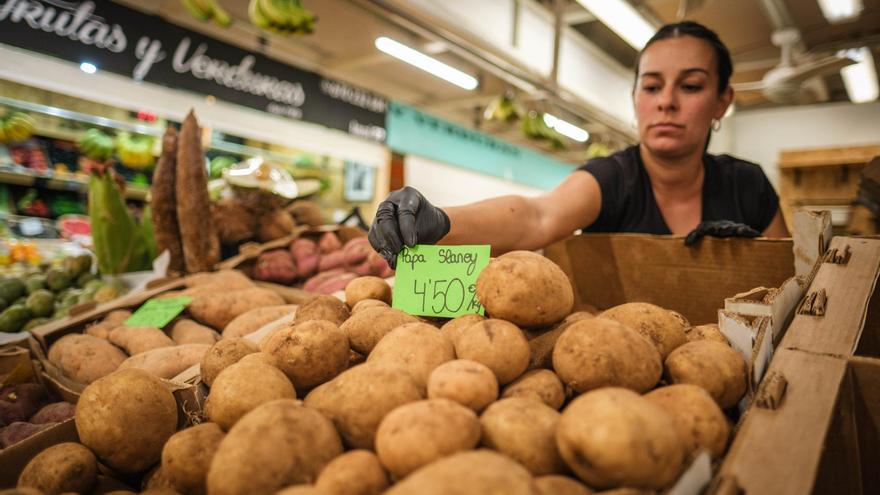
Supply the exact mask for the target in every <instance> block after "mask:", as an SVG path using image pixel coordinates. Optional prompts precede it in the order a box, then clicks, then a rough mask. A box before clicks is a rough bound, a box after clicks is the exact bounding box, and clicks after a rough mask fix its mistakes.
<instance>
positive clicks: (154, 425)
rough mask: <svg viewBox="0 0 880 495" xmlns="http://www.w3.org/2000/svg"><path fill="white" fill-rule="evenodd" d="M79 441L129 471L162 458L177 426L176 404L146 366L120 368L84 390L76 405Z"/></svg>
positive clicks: (117, 466)
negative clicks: (163, 447)
mask: <svg viewBox="0 0 880 495" xmlns="http://www.w3.org/2000/svg"><path fill="white" fill-rule="evenodd" d="M76 430H77V433H78V434H79V438H80V442H82V444H83V445H85V446H86V447H88V448H89V449H91V450H92V452H94V453H95V454H96V455H97V456H98V458H99V459H100V460H101V462H102V463H104V464H105V465H107V466H109V467H111V468H113V469H116V470H118V471H121V472H124V473H136V472H140V471H143V470H145V469H146V468H148V467H150V466H151V465H153V464H155V463H156V461H158V460H159V457H160V455H161V453H162V446H164V445H165V442H166V441H167V440H168V438H170V437H171V435H173V434H174V432H175V431H176V430H177V403H176V402H175V401H174V395H173V394H172V393H171V391H170V390H169V389H168V388H167V387H166V385H165V384H164V383H162V381H161V380H160V379H159V378H156V377H155V376H153V375H151V374H149V373H147V372H146V371H143V370H137V369H127V370H121V371H117V372H115V373H112V374H110V375H107V376H105V377H103V378H100V379H98V380H96V381H95V382H94V383H92V384H91V385H89V386H87V387H86V388H85V390H83V393H82V395H81V396H80V398H79V402H77V406H76Z"/></svg>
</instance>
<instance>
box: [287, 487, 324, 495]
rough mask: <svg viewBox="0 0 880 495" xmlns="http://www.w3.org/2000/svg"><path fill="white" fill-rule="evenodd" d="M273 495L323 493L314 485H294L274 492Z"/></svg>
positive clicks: (322, 494) (311, 494) (319, 494)
mask: <svg viewBox="0 0 880 495" xmlns="http://www.w3.org/2000/svg"><path fill="white" fill-rule="evenodd" d="M275 495H324V492H323V491H321V490H320V489H318V488H317V487H316V486H314V485H294V486H289V487H287V488H285V489H283V490H281V491H278V492H275Z"/></svg>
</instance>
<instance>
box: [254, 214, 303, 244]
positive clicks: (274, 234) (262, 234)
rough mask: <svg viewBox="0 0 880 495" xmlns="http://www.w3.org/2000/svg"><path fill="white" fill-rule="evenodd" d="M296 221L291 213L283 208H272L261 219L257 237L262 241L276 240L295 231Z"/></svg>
mask: <svg viewBox="0 0 880 495" xmlns="http://www.w3.org/2000/svg"><path fill="white" fill-rule="evenodd" d="M294 228H296V222H294V221H293V217H292V216H290V213H287V212H286V211H284V210H282V209H276V210H272V211H270V212H268V213H266V214H265V215H263V216H262V218H260V219H259V227H258V229H257V239H259V241H260V242H269V241H274V240H275V239H281V238H282V237H285V236H288V235H290V234H292V233H293V229H294Z"/></svg>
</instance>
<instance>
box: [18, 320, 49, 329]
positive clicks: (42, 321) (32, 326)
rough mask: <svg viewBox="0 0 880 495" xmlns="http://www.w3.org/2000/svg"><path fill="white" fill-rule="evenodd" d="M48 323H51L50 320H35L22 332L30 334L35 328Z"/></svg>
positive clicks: (27, 324)
mask: <svg viewBox="0 0 880 495" xmlns="http://www.w3.org/2000/svg"><path fill="white" fill-rule="evenodd" d="M48 321H49V318H34V319H32V320H31V321H29V322H27V323H26V324H25V326H24V328H22V331H25V332H29V331H30V330H32V329H33V328H34V327H38V326H40V325H42V324H43V323H46V322H48Z"/></svg>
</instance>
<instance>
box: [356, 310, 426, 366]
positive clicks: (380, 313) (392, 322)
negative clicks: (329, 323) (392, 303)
mask: <svg viewBox="0 0 880 495" xmlns="http://www.w3.org/2000/svg"><path fill="white" fill-rule="evenodd" d="M418 322H419V319H418V318H416V317H415V316H410V315H408V314H406V313H404V312H403V311H400V310H397V309H393V308H366V309H363V310H361V311H358V312H357V314H355V315H352V316H351V318H349V319H348V320H346V321H345V323H343V324H342V325H341V326H340V327H339V328H341V329H342V331H343V332H345V334H346V335H348V340H349V342H351V348H352V349H354V350H355V351H357V352H359V353H361V354H364V355H367V354H369V353H370V351H372V350H373V347H376V344H378V343H379V341H380V340H382V337H384V336H385V335H386V334H388V332H390V331H391V330H394V329H395V328H397V327H399V326H400V325H404V324H406V323H418Z"/></svg>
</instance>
